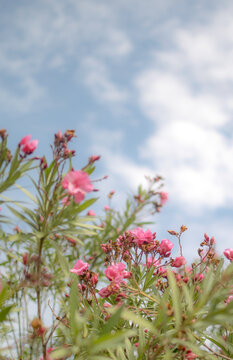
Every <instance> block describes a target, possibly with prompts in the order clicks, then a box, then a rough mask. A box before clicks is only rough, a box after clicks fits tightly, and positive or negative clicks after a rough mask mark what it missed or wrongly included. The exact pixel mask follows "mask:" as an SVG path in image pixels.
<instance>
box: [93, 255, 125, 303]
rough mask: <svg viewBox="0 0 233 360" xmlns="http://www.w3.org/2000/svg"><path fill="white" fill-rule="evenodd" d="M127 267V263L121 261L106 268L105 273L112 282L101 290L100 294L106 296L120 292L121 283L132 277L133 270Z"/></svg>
mask: <svg viewBox="0 0 233 360" xmlns="http://www.w3.org/2000/svg"><path fill="white" fill-rule="evenodd" d="M125 269H126V265H125V264H123V263H121V262H119V263H116V264H114V263H112V264H111V265H110V266H108V267H107V269H105V271H104V273H105V275H106V277H107V278H108V280H110V281H111V283H110V284H109V285H108V286H107V287H105V288H102V289H101V290H100V291H99V295H100V296H101V297H102V298H106V297H108V296H110V295H111V294H114V293H117V292H119V290H120V284H121V283H122V282H123V279H128V278H130V277H131V275H132V274H131V272H130V271H127V270H125Z"/></svg>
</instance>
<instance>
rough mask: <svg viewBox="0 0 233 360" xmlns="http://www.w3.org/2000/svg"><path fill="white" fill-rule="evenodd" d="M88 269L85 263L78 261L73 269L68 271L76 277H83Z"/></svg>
mask: <svg viewBox="0 0 233 360" xmlns="http://www.w3.org/2000/svg"><path fill="white" fill-rule="evenodd" d="M88 267H89V264H88V263H85V262H83V261H82V260H80V259H79V260H78V261H77V262H76V264H75V265H74V267H73V269H71V270H70V272H72V273H74V274H77V275H83V274H84V272H85V271H86V270H87V269H88Z"/></svg>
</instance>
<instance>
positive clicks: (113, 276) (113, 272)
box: [104, 262, 128, 283]
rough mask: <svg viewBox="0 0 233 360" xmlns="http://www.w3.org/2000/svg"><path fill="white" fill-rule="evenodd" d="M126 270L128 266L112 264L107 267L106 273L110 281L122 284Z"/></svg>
mask: <svg viewBox="0 0 233 360" xmlns="http://www.w3.org/2000/svg"><path fill="white" fill-rule="evenodd" d="M125 268H126V266H125V265H124V264H123V263H121V262H119V263H117V264H114V263H112V264H111V265H110V266H108V267H107V269H105V271H104V273H105V275H106V276H107V278H108V280H110V281H113V280H114V282H115V283H120V282H121V281H122V279H123V278H124V273H123V271H124V270H125ZM127 273H128V272H127Z"/></svg>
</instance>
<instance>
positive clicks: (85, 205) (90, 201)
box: [78, 198, 99, 220]
mask: <svg viewBox="0 0 233 360" xmlns="http://www.w3.org/2000/svg"><path fill="white" fill-rule="evenodd" d="M98 199H99V198H92V199H88V200H86V201H84V202H83V203H82V204H81V205H79V206H78V212H81V211H83V210H85V209H86V208H88V207H89V206H91V205H93V204H94V203H95V202H96V201H97V200H98ZM89 220H90V218H89Z"/></svg>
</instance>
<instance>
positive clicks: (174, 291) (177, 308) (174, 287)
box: [168, 270, 181, 328]
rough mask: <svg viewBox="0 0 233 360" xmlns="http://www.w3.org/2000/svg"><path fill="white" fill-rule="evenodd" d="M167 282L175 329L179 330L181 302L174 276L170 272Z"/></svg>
mask: <svg viewBox="0 0 233 360" xmlns="http://www.w3.org/2000/svg"><path fill="white" fill-rule="evenodd" d="M168 281H169V286H170V288H171V297H172V303H173V307H174V312H175V321H176V328H179V327H180V325H181V300H180V294H179V289H178V286H177V284H176V279H175V276H174V275H173V273H172V272H171V271H170V270H168Z"/></svg>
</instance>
